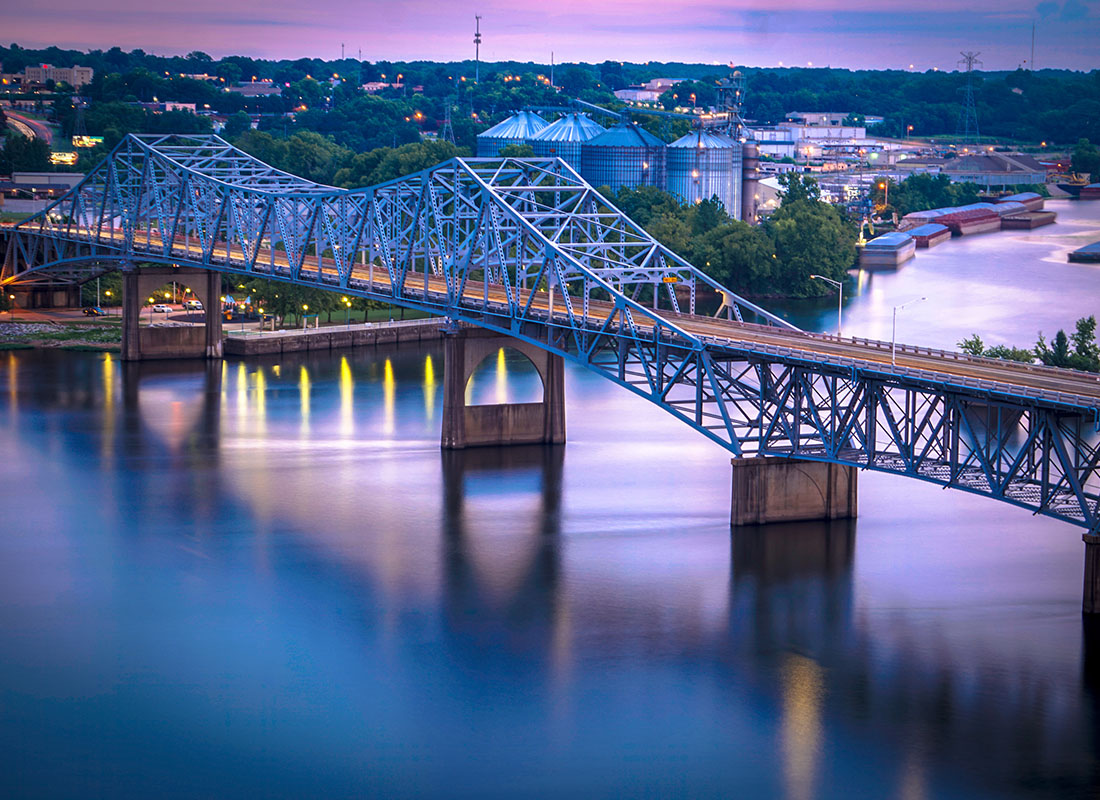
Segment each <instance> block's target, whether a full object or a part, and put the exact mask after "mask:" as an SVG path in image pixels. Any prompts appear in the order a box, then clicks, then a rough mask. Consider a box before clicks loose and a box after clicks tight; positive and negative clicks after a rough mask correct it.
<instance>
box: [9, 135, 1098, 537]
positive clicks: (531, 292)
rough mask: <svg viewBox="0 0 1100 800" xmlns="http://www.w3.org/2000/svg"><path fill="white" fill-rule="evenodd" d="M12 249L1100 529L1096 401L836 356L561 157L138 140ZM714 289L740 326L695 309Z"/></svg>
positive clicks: (14, 275)
mask: <svg viewBox="0 0 1100 800" xmlns="http://www.w3.org/2000/svg"><path fill="white" fill-rule="evenodd" d="M7 239H8V242H7V247H6V252H5V261H4V270H3V273H0V283H2V284H3V285H5V286H7V285H27V284H29V285H34V284H49V285H57V284H59V283H60V284H65V283H69V284H79V283H82V282H85V281H87V280H89V279H91V278H93V277H95V276H96V275H98V274H102V273H103V272H106V271H109V270H112V269H116V268H119V267H120V265H121V267H122V268H123V269H126V270H131V269H138V268H139V267H137V266H136V264H137V263H138V262H142V263H146V262H150V263H167V264H178V265H186V266H196V267H203V268H208V269H214V270H217V271H221V272H227V273H231V274H235V275H242V276H247V277H258V278H268V279H272V280H277V281H284V282H289V283H294V284H298V285H301V286H308V287H315V288H320V289H327V290H332V291H338V292H340V293H342V294H347V295H354V296H358V297H366V298H371V299H377V300H384V301H387V302H391V303H396V304H400V305H403V306H407V307H410V308H419V309H423V310H425V311H428V312H430V313H433V314H439V315H443V316H446V317H449V318H451V319H453V320H462V321H465V322H468V323H471V324H474V325H478V326H481V327H485V328H489V329H492V330H496V331H500V332H502V333H505V334H509V335H512V336H515V337H518V338H520V339H523V340H525V341H528V342H531V343H533V344H535V345H537V346H539V347H542V348H544V349H546V350H549V351H551V352H555V353H558V354H560V355H562V356H564V357H565V358H567V359H570V360H571V361H574V362H575V363H577V364H580V365H582V366H583V367H585V368H586V369H589V370H592V371H594V372H597V373H598V374H600V375H602V376H604V377H606V378H608V379H609V380H612V381H615V382H616V383H619V384H620V385H622V386H624V387H626V388H628V389H630V390H631V391H633V392H635V393H636V394H638V395H640V396H642V397H644V398H646V399H647V400H649V401H651V402H653V403H656V404H657V405H659V406H661V407H662V408H664V409H665V410H666V411H668V412H669V413H670V414H672V415H673V416H675V417H677V418H678V419H680V420H682V421H683V422H685V423H687V424H688V425H691V426H692V427H693V428H694V429H695V430H697V431H699V432H700V433H702V434H703V435H705V436H707V437H708V438H710V439H711V440H713V441H715V442H717V443H719V444H721V445H722V446H723V447H725V448H726V449H728V450H729V451H730V452H732V453H734V454H736V455H742V454H750V453H751V454H763V455H776V456H791V457H795V458H800V459H806V460H819V461H832V462H839V463H845V464H853V465H857V466H860V467H864V468H868V469H875V470H879V471H883V472H891V473H895V474H901V475H906V476H909V477H913V478H918V479H921V480H925V481H931V482H933V483H936V484H938V485H942V486H949V487H953V488H958V489H962V490H964V491H969V492H975V493H978V494H982V495H985V496H989V497H993V498H995V499H997V500H1000V501H1003V502H1007V503H1011V504H1014V505H1018V506H1022V507H1024V508H1028V509H1030V510H1032V511H1033V512H1035V513H1039V514H1045V515H1048V516H1052V517H1056V518H1059V519H1063V520H1066V521H1068V522H1071V523H1073V524H1075V525H1078V526H1081V527H1084V528H1086V529H1088V530H1091V531H1097V530H1098V529H1100V524H1098V520H1100V514H1098V505H1100V432H1098V423H1100V409H1098V406H1100V400H1098V399H1097V398H1096V397H1095V396H1093V397H1079V396H1076V395H1067V394H1064V393H1061V392H1059V391H1056V390H1050V389H1046V388H1042V389H1040V388H1025V387H1024V386H1021V385H1020V384H1019V383H1016V384H1014V383H1012V382H1011V380H1010V378H1011V374H1009V375H1008V377H1007V378H1006V379H1005V380H1003V381H1001V380H998V379H997V377H996V376H997V375H998V374H999V373H997V370H1002V371H1005V370H1007V368H1006V367H1005V366H1004V365H1003V363H998V362H995V361H992V360H988V359H974V358H969V357H965V356H959V355H956V354H939V357H940V358H942V360H943V364H944V365H945V366H947V365H949V364H952V363H953V364H956V365H960V364H961V365H964V366H965V365H970V366H971V367H973V368H974V370H973V371H976V372H979V373H982V370H984V373H982V374H986V377H965V374H966V373H965V372H960V371H959V370H958V369H955V370H951V371H941V370H937V371H930V370H921V369H914V368H912V367H903V366H900V365H899V366H896V367H895V366H891V365H890V363H889V360H888V359H886V360H883V359H882V358H881V357H880V358H878V359H877V360H876V359H875V358H871V357H870V355H871V354H873V353H874V352H875V351H876V350H877V351H878V352H879V353H882V352H888V348H889V345H888V344H886V345H884V344H882V343H875V342H863V343H862V345H863V346H864V347H865V348H866V350H867V353H868V357H867V358H858V359H856V358H852V357H850V356H849V355H844V354H843V353H841V354H836V352H835V348H833V347H832V345H833V343H834V342H835V340H830V339H829V338H828V337H823V336H820V335H817V336H815V335H810V334H802V333H800V332H798V331H797V330H796V329H794V328H793V326H791V325H789V324H788V323H786V322H784V321H783V320H782V319H779V318H778V317H776V316H774V315H772V314H770V313H768V312H767V311H765V310H764V309H762V308H760V307H758V306H756V305H754V304H752V303H749V302H747V301H745V300H744V299H742V298H740V297H738V296H737V295H735V294H734V293H732V292H730V291H729V290H727V289H725V288H724V287H722V286H721V285H719V284H718V283H716V282H715V281H714V280H713V279H711V278H710V277H708V276H706V275H705V274H703V273H701V272H699V271H698V270H696V269H695V268H694V267H693V266H692V265H691V264H689V263H687V262H686V261H684V260H683V259H682V258H679V257H678V256H676V255H675V254H674V253H672V252H671V251H669V250H668V249H667V248H665V247H663V246H662V245H661V244H659V243H658V242H657V241H655V240H654V239H653V238H652V237H650V236H649V235H648V234H646V233H645V231H644V230H642V229H641V228H640V227H639V226H638V225H636V224H635V223H634V222H632V221H631V220H630V219H629V218H627V217H626V216H624V215H623V214H622V213H621V212H619V211H618V210H617V209H616V208H615V207H614V206H613V205H611V204H610V203H608V202H607V200H606V199H605V198H603V197H602V196H601V195H600V194H599V193H598V192H596V191H595V190H594V189H593V188H592V187H591V186H589V185H588V184H587V183H585V182H584V181H583V180H582V179H581V178H580V177H579V176H578V175H577V173H576V172H575V171H573V170H572V169H571V168H570V167H569V166H568V165H566V164H565V163H563V162H562V161H561V160H559V159H524V160H517V159H499V158H498V159H470V160H464V159H452V160H451V161H447V162H445V163H443V164H439V165H437V166H435V167H433V168H431V169H428V170H424V171H422V172H419V173H416V174H414V175H409V176H406V177H404V178H400V179H398V180H395V181H390V182H389V183H385V184H380V185H378V186H374V187H370V188H367V189H359V190H353V191H348V190H342V189H334V188H331V187H325V186H319V185H316V184H312V183H309V182H308V181H304V180H302V179H300V178H297V177H295V176H292V175H288V174H286V173H282V172H279V171H278V170H274V169H272V168H271V167H269V166H267V165H265V164H262V163H261V162H258V161H256V160H255V159H253V158H251V157H250V156H248V155H246V154H244V153H242V152H240V151H238V150H235V149H234V148H232V147H231V146H230V145H228V144H227V143H225V142H224V141H222V140H221V139H218V138H217V137H209V136H208V137H202V136H140V137H139V136H130V137H127V139H125V140H124V141H123V143H122V144H120V146H119V147H118V148H116V150H115V151H114V152H113V153H112V154H111V156H110V158H108V159H107V160H105V161H104V162H103V163H102V164H101V165H100V166H99V167H97V168H96V169H95V170H93V171H92V172H91V173H90V174H89V175H88V176H87V177H86V178H85V179H84V181H83V182H82V183H81V184H80V185H78V186H77V187H75V188H74V189H73V190H72V191H71V192H69V193H68V194H67V195H65V196H64V197H63V198H61V199H60V200H59V201H58V202H57V203H55V204H54V205H52V206H51V207H50V208H48V209H47V210H46V211H44V212H42V213H40V214H38V215H35V216H34V217H31V218H30V219H28V220H25V221H24V222H22V223H20V224H19V225H17V226H15V227H14V228H12V229H9V230H8V231H7ZM703 291H708V292H718V293H720V294H721V296H722V298H723V306H722V310H723V311H725V312H726V314H727V316H728V317H729V318H730V320H729V321H725V320H708V318H705V317H699V316H695V315H694V312H695V301H696V296H697V293H699V292H703ZM753 323H755V324H753ZM848 344H849V346H850V345H851V342H848ZM908 352H912V350H909V351H908ZM926 355H928V354H926ZM933 355H934V354H933ZM899 361H900V359H899ZM1016 369H1021V368H1019V367H1016ZM990 370H993V374H994V377H992V378H990V377H988V373H989V371H990ZM1017 374H1018V373H1017ZM1059 374H1060V373H1059Z"/></svg>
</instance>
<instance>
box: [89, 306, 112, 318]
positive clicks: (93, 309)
mask: <svg viewBox="0 0 1100 800" xmlns="http://www.w3.org/2000/svg"><path fill="white" fill-rule="evenodd" d="M106 313H107V312H105V311H104V310H103V309H102V308H100V307H99V306H88V307H87V308H85V309H84V316H86V317H102V316H104V315H105V314H106Z"/></svg>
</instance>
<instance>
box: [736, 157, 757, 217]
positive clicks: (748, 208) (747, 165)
mask: <svg viewBox="0 0 1100 800" xmlns="http://www.w3.org/2000/svg"><path fill="white" fill-rule="evenodd" d="M759 166H760V150H759V148H757V146H756V142H745V143H744V144H743V145H742V146H741V219H742V220H744V221H745V222H747V223H749V224H750V225H755V224H756V201H757V200H758V199H759V198H757V196H756V195H757V192H759V191H760V172H759V171H758V169H757V167H759Z"/></svg>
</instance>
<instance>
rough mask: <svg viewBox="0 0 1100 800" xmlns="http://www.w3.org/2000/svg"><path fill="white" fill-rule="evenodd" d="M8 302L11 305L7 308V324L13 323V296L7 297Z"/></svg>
mask: <svg viewBox="0 0 1100 800" xmlns="http://www.w3.org/2000/svg"><path fill="white" fill-rule="evenodd" d="M8 302H9V303H10V304H11V305H10V306H8V322H15V295H14V294H9V295H8Z"/></svg>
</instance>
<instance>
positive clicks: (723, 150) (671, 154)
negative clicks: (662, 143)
mask: <svg viewBox="0 0 1100 800" xmlns="http://www.w3.org/2000/svg"><path fill="white" fill-rule="evenodd" d="M668 191H669V194H672V195H675V196H676V197H678V198H679V199H681V200H683V201H684V202H685V203H699V202H701V201H703V200H709V199H711V198H712V197H717V198H718V199H719V200H721V201H722V205H723V206H725V208H726V213H727V214H729V215H730V216H731V217H733V218H734V219H738V218H740V216H741V143H740V142H738V141H735V140H733V139H731V138H730V137H728V136H726V135H725V134H721V133H715V132H711V131H704V130H696V131H692V132H691V133H688V134H687V135H686V136H682V137H681V138H679V139H677V140H676V141H675V142H673V143H672V144H670V145H669V146H668Z"/></svg>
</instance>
